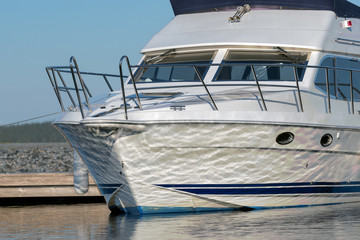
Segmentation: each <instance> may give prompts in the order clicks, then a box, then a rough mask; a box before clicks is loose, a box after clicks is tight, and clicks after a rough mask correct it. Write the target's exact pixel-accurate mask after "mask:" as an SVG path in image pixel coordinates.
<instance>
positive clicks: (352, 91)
mask: <svg viewBox="0 0 360 240" xmlns="http://www.w3.org/2000/svg"><path fill="white" fill-rule="evenodd" d="M350 97H351V112H352V114H355V106H354V85H353V71H351V70H350Z"/></svg>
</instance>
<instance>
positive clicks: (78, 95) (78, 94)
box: [70, 64, 85, 119]
mask: <svg viewBox="0 0 360 240" xmlns="http://www.w3.org/2000/svg"><path fill="white" fill-rule="evenodd" d="M70 71H71V76H72V78H73V81H74V87H75V92H76V96H77V98H78V102H79V108H80V112H81V116H82V118H83V119H84V118H85V114H84V110H83V107H82V104H81V99H80V93H79V88H78V85H77V82H76V77H75V73H74V69H73V66H72V64H70Z"/></svg>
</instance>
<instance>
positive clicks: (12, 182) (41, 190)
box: [0, 173, 105, 206]
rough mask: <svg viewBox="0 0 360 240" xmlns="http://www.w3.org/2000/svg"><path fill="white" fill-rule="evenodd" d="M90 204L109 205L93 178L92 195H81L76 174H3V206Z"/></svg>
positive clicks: (0, 201) (0, 193)
mask: <svg viewBox="0 0 360 240" xmlns="http://www.w3.org/2000/svg"><path fill="white" fill-rule="evenodd" d="M90 202H105V201H104V198H103V197H102V196H101V194H100V192H99V190H98V188H97V186H96V184H95V183H94V180H93V179H92V178H91V177H90V178H89V191H88V192H87V193H86V194H78V193H76V192H75V190H74V179H73V174H72V173H21V174H17V173H15V174H0V205H1V206H4V205H6V206H9V205H34V204H54V203H55V204H58V203H66V204H70V203H90Z"/></svg>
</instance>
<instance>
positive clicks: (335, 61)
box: [315, 57, 360, 101]
mask: <svg viewBox="0 0 360 240" xmlns="http://www.w3.org/2000/svg"><path fill="white" fill-rule="evenodd" d="M321 66H323V67H337V68H345V69H353V70H358V71H360V62H358V61H357V60H354V59H345V58H334V57H327V58H325V59H324V60H323V61H322V63H321ZM326 71H328V83H329V90H330V96H332V97H334V98H337V99H342V100H351V84H350V71H347V70H339V69H319V70H318V73H317V77H316V80H315V86H316V87H318V88H319V89H321V90H322V91H323V92H325V93H327V88H326ZM352 77H353V95H354V100H357V101H359V100H360V72H352Z"/></svg>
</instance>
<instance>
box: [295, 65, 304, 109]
mask: <svg viewBox="0 0 360 240" xmlns="http://www.w3.org/2000/svg"><path fill="white" fill-rule="evenodd" d="M294 74H295V82H296V89H297V94H298V98H299V105H300V111H301V112H304V108H303V104H302V99H301V93H300V87H299V77H298V75H297V70H296V66H294Z"/></svg>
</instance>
